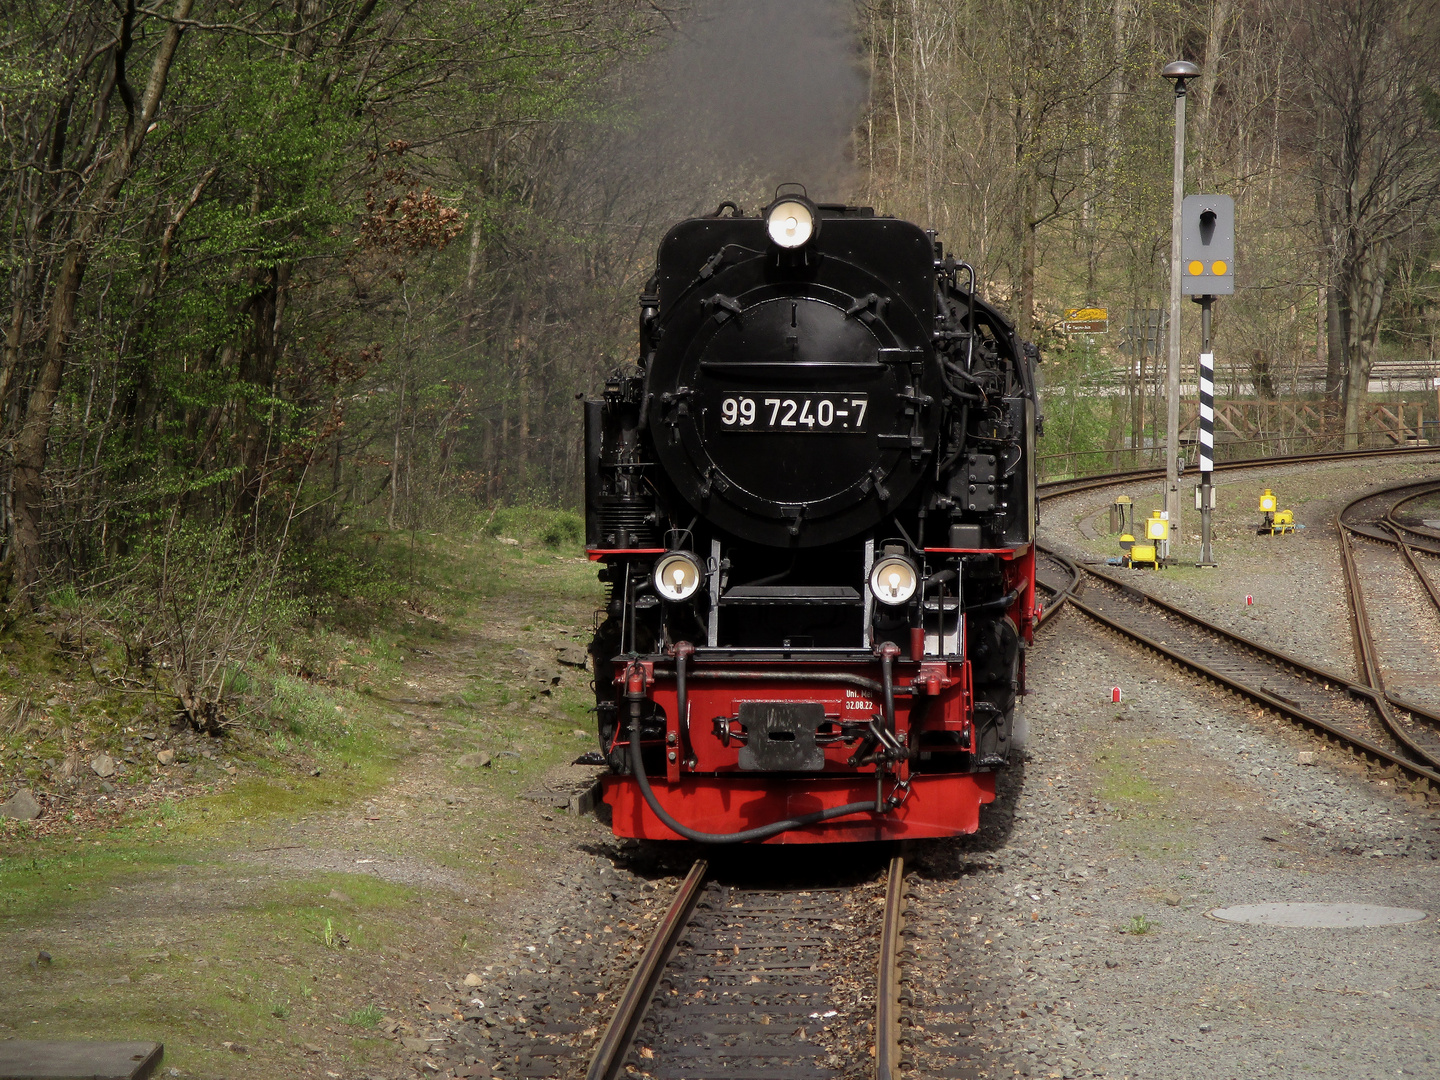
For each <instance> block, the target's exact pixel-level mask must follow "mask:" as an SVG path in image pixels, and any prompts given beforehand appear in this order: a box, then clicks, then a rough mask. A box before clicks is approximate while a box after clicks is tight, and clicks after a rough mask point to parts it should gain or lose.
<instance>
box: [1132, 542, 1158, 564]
mask: <svg viewBox="0 0 1440 1080" xmlns="http://www.w3.org/2000/svg"><path fill="white" fill-rule="evenodd" d="M1128 563H1129V565H1130V567H1131V568H1132V569H1133V568H1135V567H1137V566H1148V567H1150V568H1151V569H1153V570H1159V569H1160V558H1159V556H1158V554H1157V553H1156V550H1155V545H1154V544H1153V543H1151V544H1138V543H1137V544H1132V545H1131V547H1130V555H1129V557H1128Z"/></svg>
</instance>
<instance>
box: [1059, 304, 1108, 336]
mask: <svg viewBox="0 0 1440 1080" xmlns="http://www.w3.org/2000/svg"><path fill="white" fill-rule="evenodd" d="M1060 329H1061V330H1063V331H1064V332H1065V333H1067V334H1104V333H1107V332H1108V331H1109V329H1110V310H1109V309H1108V308H1103V307H1086V308H1066V309H1065V318H1064V319H1062V320H1061V322H1060Z"/></svg>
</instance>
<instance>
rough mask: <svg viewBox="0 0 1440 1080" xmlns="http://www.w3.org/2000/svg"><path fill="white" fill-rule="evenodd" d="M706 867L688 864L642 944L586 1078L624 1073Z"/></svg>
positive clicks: (606, 1079)
mask: <svg viewBox="0 0 1440 1080" xmlns="http://www.w3.org/2000/svg"><path fill="white" fill-rule="evenodd" d="M709 869H710V867H709V864H708V863H707V862H706V861H705V860H704V859H697V860H696V862H695V865H694V866H692V867H690V873H688V874H687V875H685V880H684V881H682V882H681V883H680V888H679V889H678V890H676V893H675V899H674V900H672V901H671V903H670V907H669V910H667V911H666V912H665V917H664V918H663V919H661V920H660V925H659V926H658V927H656V929H655V935H654V937H652V938H651V939H650V943H649V944H648V945H646V946H645V952H644V953H643V954H642V955H641V957H640V962H639V963H638V964H637V965H636V966H635V971H634V973H633V974H632V975H631V976H630V982H629V985H627V986H626V987H625V993H624V994H622V995H621V996H620V1002H619V1004H618V1005H617V1006H616V1008H615V1015H614V1016H612V1017H611V1018H610V1025H609V1026H608V1027H607V1028H606V1029H605V1034H604V1036H602V1037H601V1039H600V1044H599V1046H597V1047H596V1048H595V1056H594V1057H593V1058H591V1060H590V1068H589V1070H588V1071H587V1072H586V1073H585V1080H615V1078H617V1077H619V1076H620V1075H621V1073H622V1072H623V1069H624V1064H625V1055H626V1054H628V1053H629V1052H630V1044H631V1043H632V1042H634V1040H635V1033H636V1031H638V1030H639V1029H640V1021H641V1020H643V1019H644V1017H645V1010H646V1009H647V1008H649V1006H650V999H651V998H653V997H654V996H655V988H656V987H657V986H658V985H659V984H660V976H661V975H662V974H663V973H664V971H665V965H666V964H667V963H668V962H669V960H670V957H671V955H672V954H673V953H674V952H675V946H676V945H677V944H678V943H679V941H680V935H681V933H683V931H684V929H685V924H686V923H688V922H689V921H690V915H691V914H692V913H693V912H694V910H695V903H696V901H697V900H699V898H700V890H701V889H702V888H703V887H704V885H705V875H706V874H707V873H708V872H709Z"/></svg>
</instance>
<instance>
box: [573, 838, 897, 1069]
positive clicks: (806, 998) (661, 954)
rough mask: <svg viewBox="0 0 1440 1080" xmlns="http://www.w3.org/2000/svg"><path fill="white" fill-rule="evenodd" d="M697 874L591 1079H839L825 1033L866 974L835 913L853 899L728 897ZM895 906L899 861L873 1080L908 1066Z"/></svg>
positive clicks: (884, 941)
mask: <svg viewBox="0 0 1440 1080" xmlns="http://www.w3.org/2000/svg"><path fill="white" fill-rule="evenodd" d="M707 875H708V866H707V864H706V863H705V862H704V861H703V860H702V861H699V862H697V863H695V865H694V866H693V867H692V868H691V870H690V873H689V875H687V877H686V878H685V880H684V881H683V882H682V883H681V886H680V888H679V889H678V890H677V892H676V895H675V898H674V901H673V902H672V903H671V905H670V908H669V910H668V911H667V912H666V913H665V915H664V916H663V917H662V918H661V920H660V923H659V926H658V927H657V929H656V931H655V935H654V937H653V938H652V939H651V941H650V943H649V945H648V946H647V948H646V950H645V953H644V954H643V956H642V957H641V960H640V963H639V964H638V965H637V967H636V969H635V972H634V974H633V976H632V977H631V980H630V984H629V986H628V987H627V988H626V990H625V993H624V994H623V995H622V996H621V999H620V1002H619V1005H618V1007H617V1009H616V1011H615V1015H614V1017H613V1018H612V1019H611V1021H610V1025H609V1028H608V1029H607V1030H606V1032H605V1035H604V1037H603V1038H602V1039H601V1040H600V1043H599V1046H598V1048H597V1049H596V1052H595V1056H594V1058H593V1059H592V1061H591V1063H590V1069H589V1071H588V1073H587V1074H586V1076H587V1080H615V1078H617V1077H620V1076H639V1075H645V1076H651V1077H656V1078H663V1080H688V1078H693V1080H725V1078H734V1080H833V1078H835V1077H838V1076H839V1075H841V1073H840V1072H839V1071H838V1070H836V1069H834V1068H831V1067H830V1065H829V1064H827V1062H828V1061H829V1060H830V1058H831V1055H832V1054H833V1053H834V1052H835V1050H836V1049H837V1047H836V1045H835V1044H834V1043H833V1042H832V1041H831V1040H830V1039H829V1038H828V1037H827V1033H826V1028H827V1027H829V1026H831V1025H830V1024H829V1023H828V1021H829V1020H830V1019H831V1018H833V1017H837V1016H841V1017H843V1016H844V1013H845V1012H846V1011H847V1002H848V1001H850V1000H852V999H853V993H854V981H853V977H854V975H855V971H856V969H857V967H858V968H861V969H863V968H865V967H866V966H867V964H866V961H865V960H864V957H863V955H860V956H857V955H856V953H857V949H856V942H857V941H863V940H865V939H866V937H867V936H868V935H867V933H866V929H865V927H864V926H863V925H860V924H859V923H858V922H856V919H857V916H855V915H854V914H853V908H852V907H851V906H850V905H847V904H846V903H845V901H846V899H847V897H848V896H849V895H850V893H851V890H850V889H847V888H844V887H839V888H818V889H817V888H804V889H798V888H751V887H737V886H734V885H729V884H724V883H721V882H716V881H713V880H708V878H707ZM905 897H906V892H905V860H904V859H903V857H900V856H897V857H896V858H894V859H892V860H891V861H890V864H889V868H888V871H887V873H886V877H885V882H884V910H883V913H882V915H881V918H880V934H879V938H880V942H879V947H878V950H877V951H876V952H875V953H874V954H873V967H871V968H870V971H871V972H872V973H873V974H871V975H870V976H869V978H871V979H873V981H874V986H875V990H874V995H873V996H874V1002H875V1006H874V1016H873V1023H874V1031H875V1036H876V1038H875V1056H874V1061H875V1066H874V1073H873V1075H874V1076H875V1077H876V1080H895V1078H897V1077H898V1076H899V1075H900V1070H901V1069H902V1068H904V1067H908V1065H909V1063H908V1061H902V1040H903V1034H902V1027H903V1024H902V1021H903V1019H904V1017H902V1013H901V997H902V990H901V985H900V978H901V971H900V965H901V934H902V932H903V928H904V921H905ZM862 948H863V947H862ZM853 1019H855V1018H851V1020H853ZM855 1026H858V1025H855V1024H853V1023H852V1024H851V1030H852V1033H853V1029H854V1027H855ZM851 1039H852V1042H853V1034H852V1036H851ZM637 1046H638V1047H639V1048H638V1049H637Z"/></svg>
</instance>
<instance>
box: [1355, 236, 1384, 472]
mask: <svg viewBox="0 0 1440 1080" xmlns="http://www.w3.org/2000/svg"><path fill="white" fill-rule="evenodd" d="M1389 262H1390V242H1389V241H1388V240H1385V241H1381V242H1380V243H1377V244H1374V245H1372V246H1371V247H1369V248H1366V249H1364V255H1363V257H1362V258H1361V259H1360V260H1359V265H1358V266H1357V267H1356V272H1355V274H1354V276H1353V277H1352V284H1351V289H1350V304H1349V308H1350V338H1349V342H1348V343H1347V344H1348V347H1349V348H1348V351H1349V359H1350V367H1349V371H1348V372H1347V377H1346V380H1345V449H1346V450H1355V449H1358V448H1359V445H1360V421H1361V418H1362V416H1363V414H1364V410H1365V402H1366V400H1367V398H1368V396H1369V390H1370V369H1371V367H1372V366H1373V365H1374V363H1375V346H1376V344H1377V343H1378V342H1379V340H1380V312H1381V310H1382V308H1383V307H1384V301H1385V271H1386V270H1387V269H1388V267H1389Z"/></svg>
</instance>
